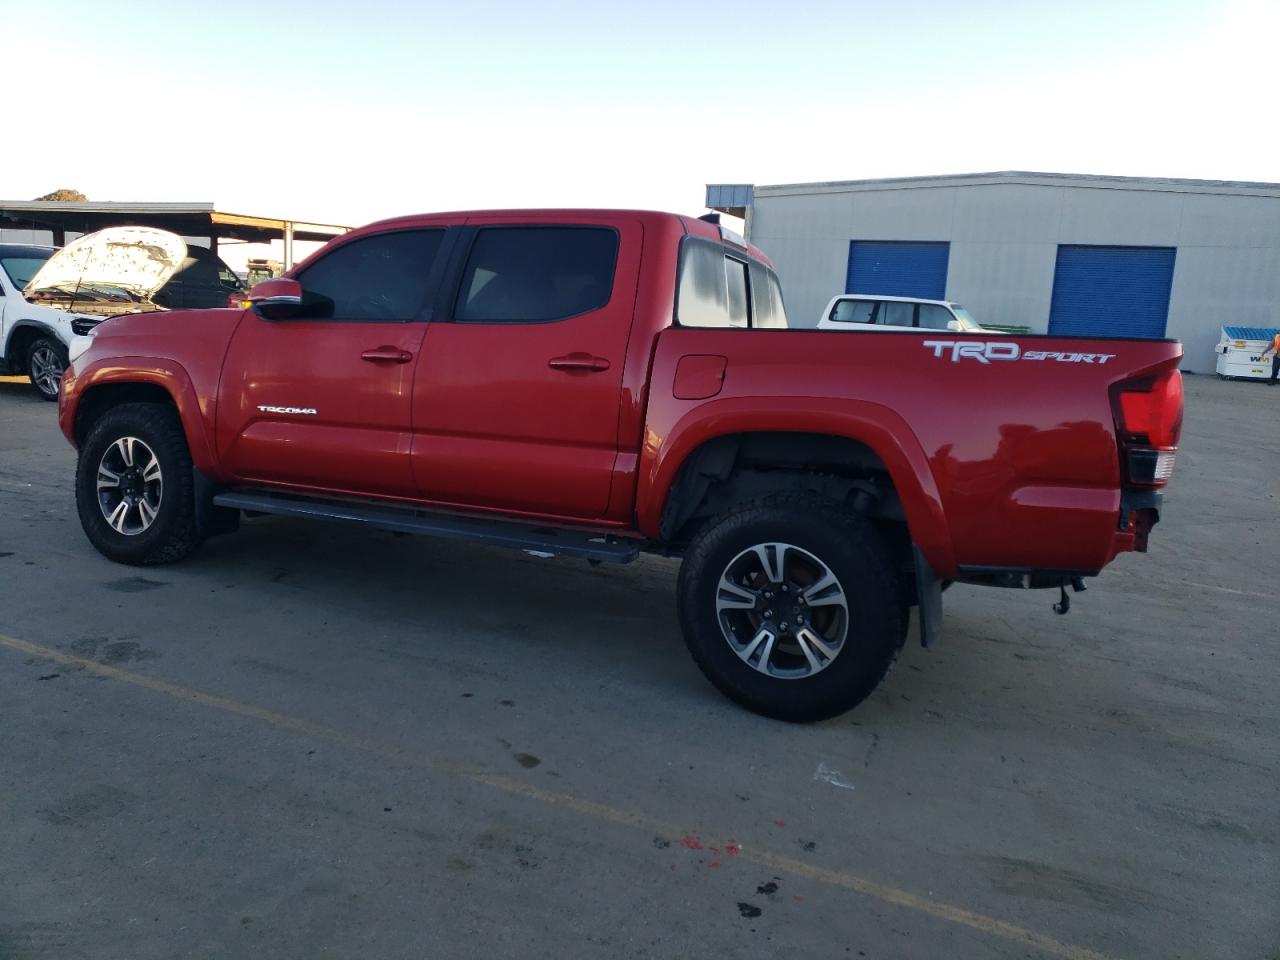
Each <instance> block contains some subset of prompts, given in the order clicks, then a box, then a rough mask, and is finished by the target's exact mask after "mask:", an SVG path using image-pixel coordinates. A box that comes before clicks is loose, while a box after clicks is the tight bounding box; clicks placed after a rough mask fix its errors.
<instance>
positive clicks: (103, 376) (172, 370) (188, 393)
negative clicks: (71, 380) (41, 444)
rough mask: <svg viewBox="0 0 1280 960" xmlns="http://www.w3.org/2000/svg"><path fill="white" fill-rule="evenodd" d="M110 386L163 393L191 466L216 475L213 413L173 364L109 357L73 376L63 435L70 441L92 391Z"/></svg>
mask: <svg viewBox="0 0 1280 960" xmlns="http://www.w3.org/2000/svg"><path fill="white" fill-rule="evenodd" d="M113 384H146V385H148V386H157V387H160V388H161V389H163V390H164V391H165V392H166V393H167V394H169V397H170V398H171V399H172V400H173V404H174V406H175V407H176V408H177V410H178V417H179V419H180V420H181V421H182V429H183V432H185V433H186V435H187V446H188V447H189V448H190V450H191V462H192V463H193V464H194V465H195V467H196V469H198V470H201V471H203V472H205V473H206V474H216V473H217V460H216V458H215V457H214V452H213V443H212V422H213V411H212V409H211V408H210V409H206V408H205V407H204V406H202V405H201V403H200V398H199V395H198V394H197V393H196V389H195V385H194V384H193V383H192V382H191V375H190V374H189V373H187V370H186V368H185V367H183V366H182V364H180V363H178V362H177V361H176V360H169V359H166V358H161V357H111V358H110V359H105V360H99V361H97V362H96V363H92V364H90V365H89V366H88V367H86V368H85V369H84V371H83V372H80V373H77V374H76V376H75V386H74V402H73V403H68V404H67V409H66V410H65V411H64V416H63V422H62V426H63V432H64V433H66V434H67V435H68V438H69V439H73V442H74V435H75V422H76V415H77V414H76V411H77V409H78V408H79V406H80V403H81V402H82V401H83V400H84V398H85V396H87V395H88V394H89V393H90V392H91V391H92V390H94V389H96V388H98V387H104V386H110V385H113Z"/></svg>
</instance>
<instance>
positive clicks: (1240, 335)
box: [1222, 327, 1280, 340]
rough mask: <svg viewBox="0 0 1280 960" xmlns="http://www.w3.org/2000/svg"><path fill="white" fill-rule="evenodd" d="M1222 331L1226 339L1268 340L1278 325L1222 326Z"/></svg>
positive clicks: (1279, 330)
mask: <svg viewBox="0 0 1280 960" xmlns="http://www.w3.org/2000/svg"><path fill="white" fill-rule="evenodd" d="M1222 333H1223V335H1224V336H1225V337H1226V338H1227V339H1228V340H1270V339H1271V338H1272V337H1274V336H1275V335H1276V334H1277V333H1280V327H1223V328H1222Z"/></svg>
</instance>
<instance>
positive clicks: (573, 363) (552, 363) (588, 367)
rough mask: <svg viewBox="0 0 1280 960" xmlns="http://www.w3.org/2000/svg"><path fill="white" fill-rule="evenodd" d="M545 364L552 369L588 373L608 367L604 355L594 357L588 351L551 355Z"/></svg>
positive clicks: (597, 371)
mask: <svg viewBox="0 0 1280 960" xmlns="http://www.w3.org/2000/svg"><path fill="white" fill-rule="evenodd" d="M547 366H548V367H551V369H553V370H582V371H586V372H588V373H599V372H600V371H601V370H608V369H609V361H608V359H607V358H605V357H596V356H593V355H591V354H589V353H570V354H566V355H565V356H563V357H552V358H551V359H550V360H548V361H547Z"/></svg>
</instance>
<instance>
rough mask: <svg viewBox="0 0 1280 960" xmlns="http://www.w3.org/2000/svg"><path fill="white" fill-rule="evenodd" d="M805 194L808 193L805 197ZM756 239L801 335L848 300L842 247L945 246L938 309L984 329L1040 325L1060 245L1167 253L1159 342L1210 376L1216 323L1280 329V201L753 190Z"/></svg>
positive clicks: (973, 187)
mask: <svg viewBox="0 0 1280 960" xmlns="http://www.w3.org/2000/svg"><path fill="white" fill-rule="evenodd" d="M805 189H807V190H808V191H809V192H802V191H803V190H805ZM751 239H752V241H753V242H754V243H755V244H757V245H758V246H760V247H761V248H762V249H763V250H764V251H765V252H766V253H767V254H768V255H769V256H770V257H771V258H772V259H773V261H774V263H775V264H776V265H777V268H778V273H779V276H780V277H781V279H782V285H783V290H784V293H785V296H786V300H787V315H788V317H789V318H790V321H791V323H792V324H794V325H796V326H814V325H815V324H816V323H817V322H818V317H819V315H820V314H821V312H822V308H823V307H824V306H825V305H826V303H827V301H828V300H830V298H831V297H833V296H835V295H836V294H838V293H843V292H844V282H845V271H846V268H847V266H848V257H849V241H850V240H934V241H937V240H945V241H949V242H950V244H951V256H950V264H949V267H948V272H947V298H948V299H951V300H956V301H959V302H960V303H962V304H964V305H965V306H966V307H967V308H969V310H970V312H972V313H973V315H974V317H975V318H977V320H978V321H979V322H980V323H981V322H984V321H985V322H988V323H993V324H1000V325H1010V326H1028V327H1030V328H1031V330H1032V331H1033V332H1035V333H1044V332H1045V331H1046V330H1047V328H1048V323H1049V304H1050V298H1051V294H1052V291H1053V274H1054V265H1055V262H1056V258H1057V249H1058V246H1059V245H1060V244H1100V245H1118V246H1157V247H1176V248H1177V256H1176V261H1175V265H1174V274H1173V289H1172V296H1171V299H1170V304H1169V319H1168V324H1167V327H1166V334H1167V335H1168V336H1170V337H1177V338H1179V339H1181V340H1182V341H1183V343H1184V344H1185V347H1186V352H1187V359H1186V361H1185V363H1184V367H1185V369H1188V370H1192V371H1196V372H1201V373H1210V372H1212V371H1213V368H1214V361H1215V356H1214V352H1213V347H1214V345H1215V344H1216V343H1217V341H1218V336H1219V331H1220V328H1221V326H1222V325H1223V324H1227V323H1230V324H1240V325H1251V326H1273V325H1277V326H1280V195H1240V194H1237V193H1220V192H1219V193H1213V192H1195V191H1193V190H1188V189H1185V188H1184V189H1138V188H1131V187H1123V188H1120V187H1114V186H1086V185H1082V184H1078V183H1072V184H1062V185H1050V184H1022V183H988V184H980V183H973V184H960V185H953V186H946V185H939V186H912V187H909V188H903V187H891V186H886V187H883V188H865V187H859V188H857V189H841V188H840V187H838V186H833V187H818V188H785V187H784V188H780V187H757V188H756V191H755V202H754V209H753V211H752V225H751Z"/></svg>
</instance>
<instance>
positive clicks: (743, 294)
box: [676, 236, 787, 329]
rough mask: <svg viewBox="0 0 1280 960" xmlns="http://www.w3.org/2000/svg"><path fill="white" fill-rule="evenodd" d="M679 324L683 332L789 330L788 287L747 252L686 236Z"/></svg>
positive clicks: (679, 286)
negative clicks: (690, 329) (784, 297)
mask: <svg viewBox="0 0 1280 960" xmlns="http://www.w3.org/2000/svg"><path fill="white" fill-rule="evenodd" d="M676 322H677V323H678V324H679V325H680V326H682V327H738V328H742V329H746V328H749V327H759V328H767V329H780V328H785V327H786V325H787V314H786V308H785V307H784V306H783V302H782V287H781V285H780V284H779V283H778V277H777V275H776V274H775V273H774V272H773V271H772V270H770V269H769V268H768V267H766V266H765V265H764V264H762V263H760V262H759V261H757V260H754V259H753V258H752V257H751V256H750V255H749V254H748V253H747V251H745V250H740V249H738V248H735V247H730V246H727V245H725V244H720V243H716V242H715V241H713V240H707V239H704V238H702V237H693V236H689V237H685V238H684V241H683V242H682V243H681V246H680V266H679V281H678V284H677V292H676Z"/></svg>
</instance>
